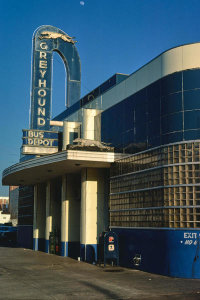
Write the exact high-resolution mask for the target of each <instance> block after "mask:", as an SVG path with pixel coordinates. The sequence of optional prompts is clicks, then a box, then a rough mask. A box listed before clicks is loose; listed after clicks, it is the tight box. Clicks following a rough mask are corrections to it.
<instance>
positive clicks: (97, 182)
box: [80, 168, 108, 262]
mask: <svg viewBox="0 0 200 300" xmlns="http://www.w3.org/2000/svg"><path fill="white" fill-rule="evenodd" d="M106 186H107V173H106V170H103V169H95V168H85V169H83V170H82V174H81V231H80V233H81V237H80V242H81V259H82V260H84V261H89V262H94V261H97V244H98V239H99V235H100V233H101V232H102V231H105V230H106V229H107V226H108V214H107V198H108V197H107V187H106Z"/></svg>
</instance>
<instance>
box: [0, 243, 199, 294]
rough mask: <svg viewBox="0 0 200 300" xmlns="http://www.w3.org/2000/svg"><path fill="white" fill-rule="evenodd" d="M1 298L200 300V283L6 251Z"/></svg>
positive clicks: (0, 250) (2, 250)
mask: <svg viewBox="0 0 200 300" xmlns="http://www.w3.org/2000/svg"><path fill="white" fill-rule="evenodd" d="M0 299H148V300H150V299H155V300H157V299H182V300H183V299H185V300H188V299H200V280H197V279H194V280H190V279H178V278H169V277H164V276H159V275H152V274H149V273H144V272H140V271H136V270H132V269H125V268H121V267H114V268H112V267H106V268H105V269H104V268H103V267H97V266H94V265H90V264H86V263H83V262H78V261H76V260H73V259H70V258H63V257H60V256H56V255H50V254H45V253H43V252H35V251H32V250H27V249H22V248H9V247H0Z"/></svg>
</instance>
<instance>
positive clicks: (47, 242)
mask: <svg viewBox="0 0 200 300" xmlns="http://www.w3.org/2000/svg"><path fill="white" fill-rule="evenodd" d="M45 252H46V253H49V240H45Z"/></svg>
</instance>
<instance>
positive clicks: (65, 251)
mask: <svg viewBox="0 0 200 300" xmlns="http://www.w3.org/2000/svg"><path fill="white" fill-rule="evenodd" d="M68 246H69V245H68V242H61V249H60V255H61V256H67V257H68V248H69V247H68Z"/></svg>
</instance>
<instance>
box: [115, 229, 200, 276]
mask: <svg viewBox="0 0 200 300" xmlns="http://www.w3.org/2000/svg"><path fill="white" fill-rule="evenodd" d="M112 230H113V231H115V232H116V233H117V234H118V236H119V253H120V265H122V266H126V267H130V268H137V269H139V270H142V271H147V272H150V273H157V274H162V275H167V276H173V277H183V278H200V249H199V237H200V229H199V230H198V229H197V230H188V229H141V228H140V229H136V228H133V229H125V228H124V229H122V228H112ZM136 255H138V256H139V255H140V256H141V263H140V264H139V265H138V266H135V265H134V258H135V257H136Z"/></svg>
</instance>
